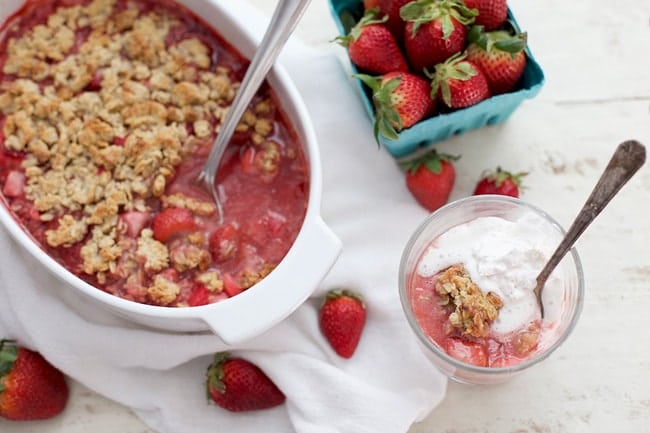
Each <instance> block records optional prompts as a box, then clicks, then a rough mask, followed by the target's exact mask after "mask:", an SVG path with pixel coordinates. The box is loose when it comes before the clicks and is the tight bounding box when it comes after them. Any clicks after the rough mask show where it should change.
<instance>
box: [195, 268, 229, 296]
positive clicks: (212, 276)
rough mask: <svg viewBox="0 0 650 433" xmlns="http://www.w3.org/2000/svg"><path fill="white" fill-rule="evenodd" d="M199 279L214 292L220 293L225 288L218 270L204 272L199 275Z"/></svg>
mask: <svg viewBox="0 0 650 433" xmlns="http://www.w3.org/2000/svg"><path fill="white" fill-rule="evenodd" d="M197 280H198V281H199V282H200V283H202V284H204V285H205V287H207V288H208V290H210V291H212V292H217V293H218V292H221V291H222V290H223V280H222V279H221V277H220V275H219V273H218V272H216V271H209V272H204V273H202V274H200V275H199V276H198V277H197Z"/></svg>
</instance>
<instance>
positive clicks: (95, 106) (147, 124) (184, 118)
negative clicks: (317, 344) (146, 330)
mask: <svg viewBox="0 0 650 433" xmlns="http://www.w3.org/2000/svg"><path fill="white" fill-rule="evenodd" d="M147 4H149V3H147ZM151 4H152V5H153V7H145V8H140V7H139V3H138V2H129V1H122V0H89V1H85V2H82V3H81V4H77V5H74V6H59V7H57V8H56V9H55V10H54V11H53V13H51V14H50V15H49V16H48V17H47V19H45V20H44V22H43V23H41V24H37V25H34V26H32V27H28V28H24V29H20V31H18V32H15V33H12V26H16V29H18V26H20V25H21V24H20V21H18V22H16V23H13V24H11V25H10V26H9V27H8V29H7V31H6V34H8V35H11V37H10V38H9V39H8V41H7V44H6V47H7V49H6V59H4V63H2V73H3V74H4V79H2V80H1V81H0V119H1V120H2V121H1V122H0V125H1V128H2V130H1V131H0V136H3V137H4V147H5V148H6V150H7V151H9V152H16V153H20V154H22V155H24V156H25V157H24V159H23V160H22V164H21V165H22V170H23V171H24V188H23V191H24V196H25V198H26V199H27V200H29V201H30V202H31V203H32V204H33V207H34V209H35V211H37V214H36V215H35V216H34V218H35V219H39V220H40V221H41V222H43V224H44V225H46V227H48V229H47V230H46V231H45V232H44V235H43V238H44V240H45V241H44V242H47V244H48V245H49V246H50V247H53V248H58V247H65V248H67V247H71V246H74V245H76V244H80V247H79V257H80V259H81V263H80V264H79V272H83V273H85V274H87V275H89V276H92V277H94V278H95V279H96V281H97V282H98V283H100V284H105V283H106V284H109V285H110V283H111V281H113V280H112V279H111V276H119V277H120V278H123V279H124V281H126V282H125V283H124V286H125V287H126V286H128V287H129V288H132V287H136V286H137V290H135V289H134V293H135V292H137V291H138V290H139V291H140V294H138V295H134V298H138V297H142V298H143V299H144V298H145V297H147V296H148V298H149V299H148V301H147V302H149V301H151V302H152V303H154V304H160V305H173V304H174V302H175V299H176V297H177V296H178V295H179V293H180V292H181V291H182V290H186V289H187V287H182V286H179V285H178V284H176V283H175V282H174V281H172V280H173V276H170V275H171V274H170V275H168V274H165V272H167V271H168V270H170V271H174V272H178V273H182V272H185V271H188V270H195V271H196V272H197V275H198V276H197V277H196V280H197V281H198V282H200V283H201V284H203V285H205V287H207V288H208V289H209V290H210V291H212V292H220V291H222V290H223V287H224V282H223V278H222V275H221V274H220V272H219V271H217V270H214V268H210V264H211V262H212V258H211V253H210V251H209V250H208V245H207V239H206V235H205V234H204V233H202V232H197V231H194V232H190V233H187V234H184V239H183V243H182V244H183V245H182V246H179V245H180V244H181V243H179V245H167V244H165V243H163V242H160V241H158V240H156V239H155V238H154V236H153V232H152V230H151V229H150V228H147V227H145V228H142V229H140V230H139V231H138V232H137V233H135V234H131V235H133V236H134V239H131V238H128V237H125V236H124V234H125V233H126V232H127V231H128V230H130V229H129V225H128V223H127V222H126V221H125V217H124V215H125V214H127V213H131V214H137V213H148V214H153V213H156V212H158V211H160V210H162V209H166V208H184V209H187V210H189V211H190V212H191V213H192V214H193V215H196V216H197V217H209V216H212V215H214V214H215V211H216V209H215V206H214V204H213V203H212V202H211V201H202V200H200V199H197V198H196V197H190V196H188V195H186V194H183V193H179V192H168V191H167V187H168V185H169V184H170V182H171V181H172V180H173V179H174V178H175V176H176V175H177V174H178V173H177V172H176V170H177V167H178V165H179V164H180V163H181V162H183V161H184V159H185V158H186V157H187V156H189V155H191V154H192V153H193V152H195V151H196V149H197V148H199V147H200V146H205V145H206V144H209V143H211V142H212V141H213V139H214V136H215V134H217V133H218V130H219V125H220V122H221V120H222V119H223V117H224V116H225V115H226V113H227V111H228V109H229V107H230V104H231V103H232V101H233V99H234V96H235V94H236V92H237V90H238V88H239V86H240V83H239V82H238V81H237V80H236V79H235V78H233V77H234V76H235V74H233V71H232V70H231V69H230V67H228V66H224V65H221V64H220V65H216V64H214V55H213V52H212V50H213V48H211V47H210V46H208V45H207V44H206V43H205V42H204V41H202V39H201V38H199V37H193V36H188V37H181V38H179V40H175V39H174V36H173V35H174V30H175V28H177V27H178V26H181V25H182V24H183V22H182V21H181V20H180V19H179V17H178V16H177V15H175V14H174V13H173V11H171V10H169V9H166V8H165V7H157V6H155V5H156V3H155V2H152V3H151ZM140 6H141V5H140ZM5 37H7V36H5ZM170 40H173V41H174V42H169V41H170ZM275 109H276V107H275V104H274V102H273V101H272V100H271V99H270V98H268V99H264V100H262V101H259V102H257V103H256V104H255V106H254V107H252V108H251V109H249V110H247V111H246V114H245V115H244V116H243V118H242V121H241V122H240V124H239V125H238V128H237V130H238V131H240V132H241V131H246V132H247V133H248V134H250V140H251V142H252V144H253V145H254V146H255V154H256V157H255V160H254V162H253V165H254V167H255V168H256V169H257V170H258V171H259V172H260V173H261V174H263V176H265V178H266V179H267V180H268V179H272V178H273V177H274V176H275V175H276V174H277V172H278V168H279V164H280V160H281V157H282V156H283V155H282V153H283V152H285V151H286V156H287V157H288V158H289V159H293V158H295V157H296V150H295V149H292V148H288V149H285V150H283V149H281V148H280V145H279V144H278V143H277V142H276V141H275V138H274V134H275V133H276V132H277V131H275V125H274V122H273V120H272V119H271V118H269V115H272V113H273V112H274V111H275ZM20 175H21V176H23V174H22V173H21V174H20ZM10 176H12V174H10ZM153 199H155V200H153ZM17 206H20V205H17ZM274 266H275V264H272V263H263V264H262V265H260V266H259V267H257V268H256V269H255V270H251V269H249V270H247V271H244V272H242V274H241V275H240V276H239V278H238V282H239V283H241V285H242V287H243V288H248V287H250V286H252V285H253V284H255V283H256V282H257V281H259V280H261V279H262V278H264V277H265V276H266V275H267V274H268V273H269V272H270V271H271V270H272V269H273V267H274ZM141 268H142V269H143V270H144V271H145V272H148V273H152V274H155V273H159V274H158V275H155V276H154V277H153V279H152V280H150V282H149V283H146V284H147V285H150V287H144V286H142V283H143V282H144V281H145V280H144V278H143V275H141V273H142V271H141V270H140V269H141ZM168 277H169V278H168ZM152 282H153V283H152ZM108 289H109V291H111V290H110V287H109V288H108ZM115 291H119V289H116V290H115ZM125 296H126V295H125Z"/></svg>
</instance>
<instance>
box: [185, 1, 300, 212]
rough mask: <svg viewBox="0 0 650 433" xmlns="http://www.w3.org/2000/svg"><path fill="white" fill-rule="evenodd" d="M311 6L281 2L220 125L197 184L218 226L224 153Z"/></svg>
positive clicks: (297, 2) (221, 209)
mask: <svg viewBox="0 0 650 433" xmlns="http://www.w3.org/2000/svg"><path fill="white" fill-rule="evenodd" d="M309 2H310V0H280V1H279V2H278V4H277V6H276V7H275V12H274V13H273V17H272V18H271V22H270V23H269V26H268V28H267V29H266V32H265V34H264V37H263V38H262V42H260V45H259V47H258V48H257V50H256V51H255V55H254V56H253V59H252V60H251V63H250V65H249V67H248V69H247V70H246V75H244V79H243V80H242V83H241V86H240V88H239V91H238V92H237V95H236V96H235V100H234V101H233V103H232V106H231V107H230V109H229V110H228V113H227V114H226V118H225V119H224V121H223V123H222V124H221V128H220V130H219V134H218V135H217V138H216V140H215V143H214V144H213V145H212V149H211V150H210V154H209V155H208V158H207V159H206V161H205V165H204V166H203V169H202V170H201V173H199V176H198V179H197V180H198V182H199V183H202V184H203V185H204V186H205V187H206V188H207V189H208V191H209V192H210V195H212V199H213V200H214V203H215V205H216V206H217V213H218V217H219V222H223V206H222V204H221V200H220V199H219V194H218V193H217V186H216V185H215V178H216V175H217V170H218V168H219V164H220V162H221V158H222V156H223V152H224V150H225V149H226V146H227V145H228V143H229V142H230V139H231V138H232V135H233V133H234V132H235V128H236V127H237V124H238V123H239V121H240V119H241V117H242V115H243V114H244V112H245V111H246V108H247V107H248V105H249V104H250V102H251V100H252V99H253V97H254V96H255V93H256V92H257V90H258V89H259V87H260V85H261V84H262V82H263V81H264V79H265V78H266V74H267V73H268V72H269V70H270V69H271V66H273V63H275V59H276V58H277V57H278V55H279V54H280V51H281V50H282V48H283V47H284V44H285V43H286V42H287V39H289V36H290V35H291V33H292V32H293V30H294V29H295V27H296V24H298V21H299V20H300V18H301V17H302V15H303V13H304V11H305V9H306V8H307V5H309Z"/></svg>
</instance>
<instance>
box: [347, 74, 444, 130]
mask: <svg viewBox="0 0 650 433" xmlns="http://www.w3.org/2000/svg"><path fill="white" fill-rule="evenodd" d="M357 77H358V78H359V79H360V80H362V81H363V82H364V83H365V84H366V85H367V86H368V87H369V88H370V89H371V90H372V101H373V104H374V107H375V124H374V135H375V138H376V139H379V135H380V134H381V135H382V136H384V137H386V138H388V139H391V140H396V139H397V138H398V135H397V133H398V132H399V131H401V130H402V129H406V128H410V127H411V126H413V125H415V124H416V123H417V122H419V121H420V120H422V119H424V118H425V117H427V116H428V115H430V114H432V113H433V111H434V110H435V101H434V100H433V99H431V97H430V96H429V93H430V92H429V90H430V85H429V82H428V81H427V80H425V79H424V78H422V77H420V76H417V75H414V74H411V73H408V72H391V73H388V74H385V75H383V76H380V77H372V76H369V75H365V74H358V75H357Z"/></svg>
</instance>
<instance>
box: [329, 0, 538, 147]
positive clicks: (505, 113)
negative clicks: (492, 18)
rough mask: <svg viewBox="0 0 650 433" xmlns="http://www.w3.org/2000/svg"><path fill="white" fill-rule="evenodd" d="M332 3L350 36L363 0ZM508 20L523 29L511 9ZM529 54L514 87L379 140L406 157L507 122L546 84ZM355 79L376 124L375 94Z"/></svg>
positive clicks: (332, 0) (333, 11) (339, 24)
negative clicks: (449, 140)
mask: <svg viewBox="0 0 650 433" xmlns="http://www.w3.org/2000/svg"><path fill="white" fill-rule="evenodd" d="M329 5H330V13H331V15H332V18H333V19H334V21H335V23H336V26H337V27H338V30H339V33H340V34H341V35H347V34H348V32H349V30H350V28H351V27H352V26H354V24H355V23H356V22H357V21H358V20H359V19H360V18H361V16H362V15H363V2H362V1H360V0H329ZM508 19H509V20H510V21H511V22H512V24H513V26H514V27H515V29H516V30H517V31H521V30H520V28H519V26H518V24H517V21H516V20H515V18H514V16H513V14H512V11H511V10H510V9H508ZM526 55H527V57H528V60H527V63H526V69H525V70H524V74H523V76H522V78H521V79H520V81H519V84H518V85H517V87H516V88H515V90H513V91H511V92H509V93H504V94H501V95H496V96H492V97H491V98H489V99H487V100H485V101H482V102H480V103H478V104H476V105H473V106H471V107H468V108H463V109H459V110H455V111H451V112H448V113H441V114H436V115H435V116H433V117H430V118H428V119H426V120H423V121H421V122H419V123H417V124H415V125H413V126H412V127H411V128H408V129H405V130H402V131H401V132H400V133H399V137H398V139H397V140H390V139H387V138H385V137H383V136H381V135H380V136H379V142H380V143H381V144H382V145H383V146H384V147H385V148H386V149H387V150H388V152H389V153H390V154H391V155H393V157H395V158H407V157H408V156H409V155H412V154H415V153H419V151H422V150H423V149H426V148H429V147H431V145H432V144H434V143H436V142H439V141H443V140H446V139H447V138H449V137H452V136H454V135H460V134H463V133H465V132H466V131H469V130H473V129H479V128H482V127H484V126H487V125H496V124H499V123H502V122H504V121H505V120H506V119H507V118H508V117H510V115H511V114H512V113H513V112H514V111H515V109H517V107H519V105H521V103H522V102H523V101H524V100H526V99H530V98H533V97H535V96H536V95H537V93H538V92H539V91H540V89H541V87H542V85H543V83H544V72H543V71H542V68H541V67H540V66H539V64H538V63H537V61H536V60H535V58H534V57H533V55H532V53H531V52H530V48H529V47H527V48H526ZM350 66H351V68H352V71H353V73H354V74H356V73H357V72H358V70H357V68H356V66H355V65H354V64H353V63H352V62H350ZM355 82H356V86H357V87H358V90H359V93H360V94H361V96H362V100H363V104H364V106H365V108H366V111H367V112H368V115H369V116H370V120H371V122H372V123H374V121H375V113H374V107H373V104H372V95H371V93H370V91H369V89H368V88H367V87H366V86H365V85H364V84H363V83H362V82H361V80H359V79H355Z"/></svg>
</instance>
